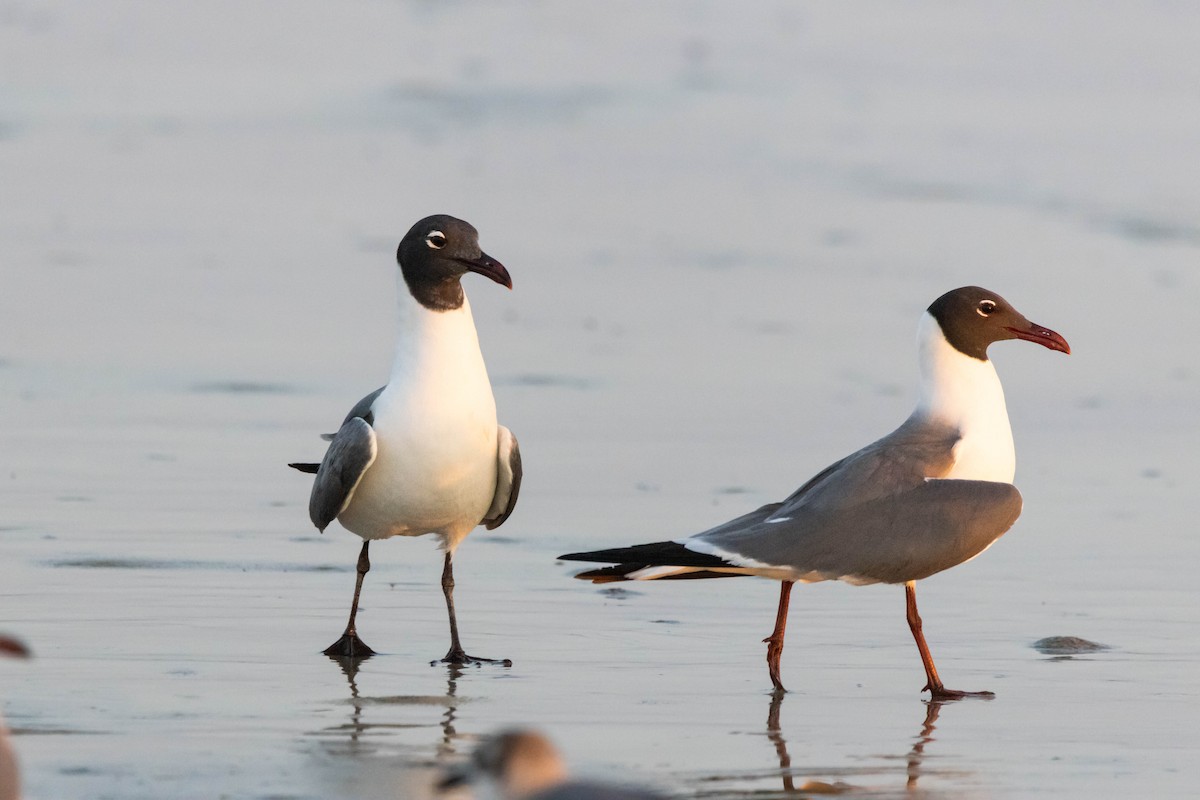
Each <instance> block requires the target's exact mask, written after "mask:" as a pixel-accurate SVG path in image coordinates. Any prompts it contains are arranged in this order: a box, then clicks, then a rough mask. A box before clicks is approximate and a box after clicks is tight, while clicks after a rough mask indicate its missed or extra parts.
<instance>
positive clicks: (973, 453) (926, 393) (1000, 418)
mask: <svg viewBox="0 0 1200 800" xmlns="http://www.w3.org/2000/svg"><path fill="white" fill-rule="evenodd" d="M917 346H918V350H919V358H920V366H921V396H920V400H919V402H918V405H917V413H919V414H922V415H924V416H925V417H926V418H928V419H934V420H938V421H939V422H943V423H946V424H949V425H953V426H954V427H955V428H957V429H958V430H959V432H960V434H961V436H962V439H961V440H960V441H959V443H958V444H957V445H956V446H955V448H954V466H953V467H952V468H951V470H950V473H949V474H948V475H944V476H941V477H945V478H959V479H963V480H980V481H998V482H1002V483H1012V480H1013V476H1014V475H1015V474H1016V468H1017V457H1016V451H1015V450H1014V448H1013V438H1012V428H1011V427H1010V426H1009V423H1008V408H1007V407H1006V406H1005V404H1004V389H1003V387H1001V385H1000V376H999V375H997V374H996V368H995V367H994V366H993V365H992V362H991V361H990V360H989V361H980V360H979V359H977V358H971V357H970V356H968V355H965V354H963V353H961V352H959V351H958V350H955V349H954V347H952V346H951V345H950V343H949V342H947V341H946V337H945V336H944V335H943V334H942V329H941V326H939V325H938V323H937V320H935V319H934V318H933V317H932V316H931V315H930V314H928V313H926V314H925V315H924V316H922V318H921V323H920V326H919V327H918V331H917Z"/></svg>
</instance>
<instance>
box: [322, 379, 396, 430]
mask: <svg viewBox="0 0 1200 800" xmlns="http://www.w3.org/2000/svg"><path fill="white" fill-rule="evenodd" d="M386 388H387V386H380V387H379V388H378V389H376V390H375V391H373V392H371V393H370V394H369V395H367V396H366V397H364V398H363V399H362V400H359V401H358V402H357V403H355V404H354V408H352V409H350V413H349V414H347V415H346V418H345V419H344V420H342V424H343V425H345V424H346V423H347V422H349V421H350V420H352V419H354V418H355V417H362V418H363V419H365V420H366V421H367V424H368V425H374V424H375V412H374V411H373V410H372V407H373V406H374V405H375V400H376V398H378V397H379V395H381V394H383V390H384V389H386ZM334 436H337V434H336V433H322V434H321V438H322V439H324V440H325V441H327V442H332V441H333V437H334Z"/></svg>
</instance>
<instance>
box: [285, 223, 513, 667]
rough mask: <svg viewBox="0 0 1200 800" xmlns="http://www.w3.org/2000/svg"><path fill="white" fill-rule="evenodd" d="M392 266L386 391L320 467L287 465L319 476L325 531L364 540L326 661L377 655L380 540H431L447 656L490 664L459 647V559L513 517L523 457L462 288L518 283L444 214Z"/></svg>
mask: <svg viewBox="0 0 1200 800" xmlns="http://www.w3.org/2000/svg"><path fill="white" fill-rule="evenodd" d="M396 260H397V262H399V265H400V269H399V271H398V275H399V280H398V281H397V283H398V288H399V291H398V295H399V318H400V331H399V334H400V335H399V338H398V341H397V343H396V358H395V361H394V362H393V363H392V374H391V377H390V378H389V380H388V384H387V385H386V386H384V387H382V388H380V389H377V390H375V391H374V392H371V394H369V395H367V396H366V397H364V398H363V399H362V400H360V401H358V403H357V404H356V405H355V406H354V408H352V409H351V410H350V413H349V414H347V415H346V419H345V421H344V422H342V427H341V428H340V429H339V430H338V432H337V433H335V434H333V435H332V436H326V437H325V438H327V439H329V441H330V444H329V449H328V450H327V451H326V452H325V457H324V459H323V460H322V461H321V463H320V464H290V465H289V466H292V467H294V468H296V469H299V470H300V471H302V472H310V473H316V476H317V477H316V479H315V480H314V481H313V488H312V496H311V498H310V499H309V504H308V515H309V517H310V518H311V519H312V521H313V524H314V525H316V526H317V528H319V529H320V530H321V531H322V532H324V530H325V528H326V526H328V525H329V523H331V522H333V520H334V519H335V518H336V519H337V520H338V521H339V522H341V523H342V526H343V527H345V528H347V529H348V530H350V531H353V532H354V533H357V534H358V535H359V536H361V537H362V538H363V540H364V541H363V546H362V551H361V552H360V553H359V556H358V579H357V581H356V583H355V585H354V602H353V603H352V604H351V606H350V621H349V622H348V623H347V625H346V632H345V633H344V634H342V637H341V638H340V639H338V640H337V641H336V642H334V643H333V644H332V645H330V646H329V648H327V649H326V650H325V654H326V655H329V656H336V657H345V658H364V657H367V656H371V655H374V652H375V651H373V650H372V649H371V648H369V647H367V646H366V645H365V644H363V641H362V640H361V639H359V638H358V633H357V632H356V630H355V627H354V617H355V615H356V614H357V612H358V596H359V593H360V592H361V591H362V583H363V576H365V575H366V574H367V571H368V570H369V569H370V568H371V562H370V560H369V559H368V557H367V548H368V546H369V545H370V544H371V542H372V540H375V539H386V538H388V537H390V536H422V535H424V534H427V533H432V534H436V535H437V536H439V537H440V538H441V545H442V547H443V549H444V550H445V551H446V557H445V565H444V567H443V571H442V592H443V593H444V594H445V596H446V610H447V612H448V613H449V616H450V650H449V652H447V653H446V657H445V658H443V659H442V661H443V662H445V663H448V664H466V663H477V662H481V661H493V660H494V659H484V658H476V657H474V656H469V655H467V654H466V652H464V651H463V648H462V645H461V644H460V643H459V640H458V621H457V620H456V619H455V616H454V568H453V563H452V559H453V556H454V551H455V549H456V548H457V547H458V545H459V544H460V543H461V542H462V540H463V539H464V538H466V536H467V534H468V533H470V532H471V530H472V529H473V528H474V527H475V526H476V525H479V524H480V523H483V524H484V525H486V526H487V528H488V529H489V530H491V529H492V528H496V527H498V526H500V525H502V524H504V521H505V520H507V519H508V517H509V515H510V514H512V511H513V507H514V506H515V505H516V503H517V494H518V492H519V490H520V488H521V452H520V450H519V449H518V448H517V440H516V438H515V437H514V436H513V435H512V432H511V431H509V430H508V428H505V427H504V426H503V425H498V424H496V401H495V399H494V398H493V397H492V386H491V383H490V382H489V381H488V374H487V368H486V367H485V366H484V363H483V355H482V354H481V353H480V351H479V339H478V337H477V336H476V335H475V323H474V321H473V320H472V318H471V304H470V303H469V302H468V301H467V297H466V294H464V293H463V289H462V285H461V284H460V282H459V281H460V279H461V278H462V276H463V275H465V274H466V273H468V272H477V273H479V274H480V275H483V276H484V277H486V278H490V279H492V280H493V281H495V282H496V283H499V284H501V285H502V286H507V287H508V288H510V289H511V288H512V279H511V278H510V277H509V275H508V270H506V269H505V268H504V266H503V265H502V264H501V263H500V262H498V261H496V260H495V259H493V258H492V257H491V256H489V255H487V254H486V253H484V252H483V251H482V250H480V249H479V235H478V233H477V232H476V231H475V228H473V227H472V226H471V225H469V224H468V223H466V222H463V221H462V220H460V219H455V218H454V217H450V216H446V215H437V216H432V217H426V218H425V219H423V220H421V221H420V222H418V223H417V224H416V225H414V226H413V227H412V229H410V230H409V232H408V233H407V234H405V236H404V238H403V239H402V240H401V241H400V247H399V248H398V249H397V251H396ZM505 663H509V662H507V661H506V662H505Z"/></svg>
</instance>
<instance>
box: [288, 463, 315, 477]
mask: <svg viewBox="0 0 1200 800" xmlns="http://www.w3.org/2000/svg"><path fill="white" fill-rule="evenodd" d="M288 466H289V467H291V468H292V469H298V470H300V471H301V472H307V473H308V474H309V475H316V474H317V470H319V469H320V468H321V465H320V464H308V463H304V462H293V463H291V464H288Z"/></svg>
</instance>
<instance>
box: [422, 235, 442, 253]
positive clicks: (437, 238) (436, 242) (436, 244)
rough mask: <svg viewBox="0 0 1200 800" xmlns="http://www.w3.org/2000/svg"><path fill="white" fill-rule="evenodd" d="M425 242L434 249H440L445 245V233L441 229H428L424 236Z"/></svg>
mask: <svg viewBox="0 0 1200 800" xmlns="http://www.w3.org/2000/svg"><path fill="white" fill-rule="evenodd" d="M425 244H427V245H428V246H429V247H431V248H432V249H434V250H441V249H442V248H443V247H445V246H446V234H444V233H442V232H441V231H430V232H429V235H428V236H426V237H425Z"/></svg>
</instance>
